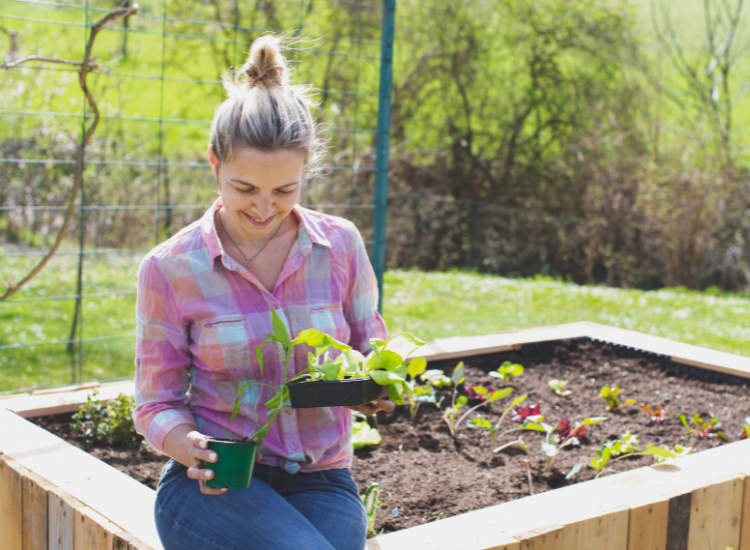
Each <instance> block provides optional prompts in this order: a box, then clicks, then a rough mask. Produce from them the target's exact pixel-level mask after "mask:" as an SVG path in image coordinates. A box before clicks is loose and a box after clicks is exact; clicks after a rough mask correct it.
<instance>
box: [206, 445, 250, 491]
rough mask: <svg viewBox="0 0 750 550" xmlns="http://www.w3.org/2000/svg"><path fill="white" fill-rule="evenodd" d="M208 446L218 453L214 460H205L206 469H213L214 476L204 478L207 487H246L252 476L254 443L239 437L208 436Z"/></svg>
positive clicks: (248, 485)
mask: <svg viewBox="0 0 750 550" xmlns="http://www.w3.org/2000/svg"><path fill="white" fill-rule="evenodd" d="M208 448H209V449H211V450H212V451H215V452H216V454H217V455H219V460H217V461H216V462H206V466H205V467H206V469H208V470H213V471H214V477H213V478H211V479H207V480H206V486H207V487H215V488H219V489H220V488H223V487H229V488H230V489H247V488H248V487H250V480H251V479H252V477H253V467H254V466H255V453H256V452H257V450H258V447H257V445H256V444H255V443H247V442H245V441H242V440H241V439H216V438H213V437H209V438H208Z"/></svg>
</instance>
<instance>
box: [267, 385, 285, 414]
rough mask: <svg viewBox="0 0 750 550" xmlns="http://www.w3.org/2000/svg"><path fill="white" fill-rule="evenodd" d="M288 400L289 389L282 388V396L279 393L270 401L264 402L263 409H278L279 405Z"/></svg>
mask: <svg viewBox="0 0 750 550" xmlns="http://www.w3.org/2000/svg"><path fill="white" fill-rule="evenodd" d="M288 400H289V388H286V387H285V388H284V391H283V395H282V392H281V391H279V392H277V393H276V395H274V396H273V397H272V398H271V399H269V400H268V401H266V403H265V407H266V408H268V409H279V408H281V405H282V404H283V403H285V402H287V401H288Z"/></svg>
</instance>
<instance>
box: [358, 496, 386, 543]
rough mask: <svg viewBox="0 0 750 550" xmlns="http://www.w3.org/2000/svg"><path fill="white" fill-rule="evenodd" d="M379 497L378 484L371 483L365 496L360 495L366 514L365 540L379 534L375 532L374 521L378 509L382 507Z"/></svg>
mask: <svg viewBox="0 0 750 550" xmlns="http://www.w3.org/2000/svg"><path fill="white" fill-rule="evenodd" d="M379 497H380V483H371V484H370V486H369V487H367V489H366V490H365V494H364V495H362V502H363V503H364V505H365V513H366V514H367V538H371V537H374V536H377V535H378V534H379V533H376V532H375V520H376V519H377V518H376V516H377V513H378V508H380V507H381V506H383V503H382V502H380V498H379Z"/></svg>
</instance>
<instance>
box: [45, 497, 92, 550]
mask: <svg viewBox="0 0 750 550" xmlns="http://www.w3.org/2000/svg"><path fill="white" fill-rule="evenodd" d="M47 499H48V500H47V502H48V504H47V516H48V524H47V525H48V527H47V532H48V538H49V550H74V546H73V545H74V541H73V535H74V524H75V510H76V509H78V508H84V505H83V504H81V503H80V502H79V501H77V500H76V499H74V498H73V497H72V496H70V495H69V494H68V493H66V492H65V491H63V490H62V489H60V488H59V487H51V488H50V489H49V491H48V492H47Z"/></svg>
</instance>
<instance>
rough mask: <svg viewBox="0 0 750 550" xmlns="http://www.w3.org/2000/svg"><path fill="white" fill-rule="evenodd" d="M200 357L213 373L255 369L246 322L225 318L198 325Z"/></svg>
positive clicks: (238, 317)
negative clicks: (253, 367)
mask: <svg viewBox="0 0 750 550" xmlns="http://www.w3.org/2000/svg"><path fill="white" fill-rule="evenodd" d="M198 330H199V334H198V338H197V342H198V355H199V357H200V359H201V360H202V361H203V362H204V363H205V364H206V366H207V367H208V369H209V370H211V371H219V372H220V371H234V370H236V369H248V368H251V367H252V363H251V359H250V357H251V353H250V352H251V350H250V340H249V338H248V335H247V319H245V317H243V316H242V315H222V316H220V317H214V318H212V319H206V320H204V321H202V322H200V323H199V326H198Z"/></svg>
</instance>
